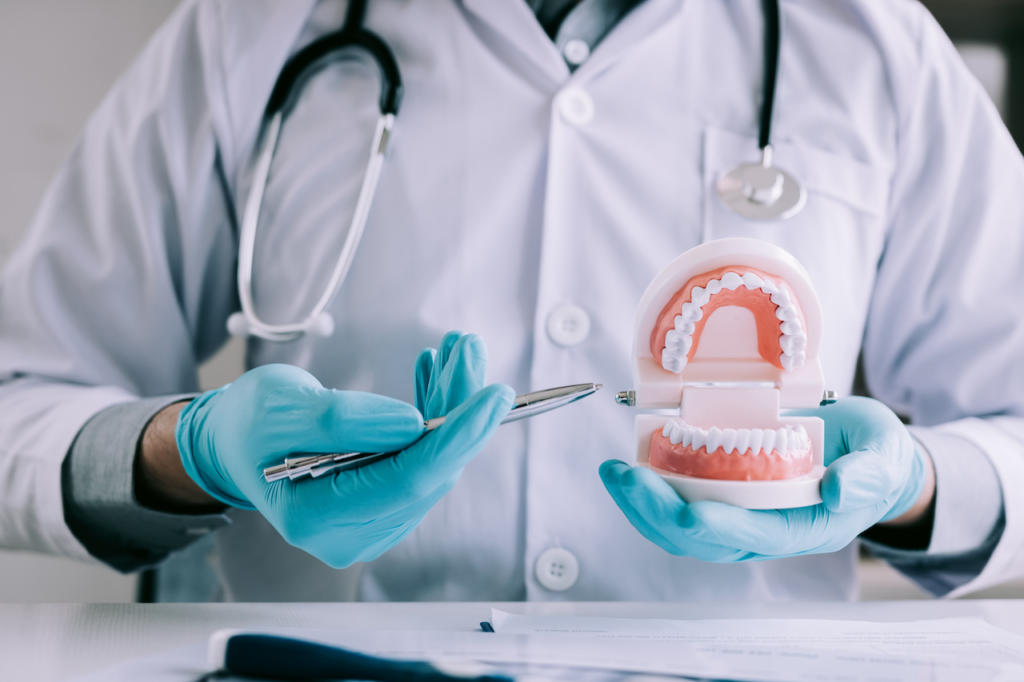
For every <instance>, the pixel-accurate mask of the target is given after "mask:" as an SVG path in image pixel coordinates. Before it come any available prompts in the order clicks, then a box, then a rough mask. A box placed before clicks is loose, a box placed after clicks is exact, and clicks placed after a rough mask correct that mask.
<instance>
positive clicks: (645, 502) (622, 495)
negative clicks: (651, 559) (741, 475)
mask: <svg viewBox="0 0 1024 682" xmlns="http://www.w3.org/2000/svg"><path fill="white" fill-rule="evenodd" d="M598 473H599V474H600V476H601V481H602V482H603V483H604V486H605V489H606V490H607V491H608V494H609V495H611V497H612V500H614V501H615V504H616V505H617V506H618V507H619V509H620V510H621V511H622V513H623V514H624V515H625V516H626V519H627V520H628V521H629V522H630V523H631V524H632V525H633V527H634V528H636V529H637V531H639V532H640V534H641V535H643V536H644V537H645V538H647V539H648V540H650V541H651V542H653V543H654V544H656V545H658V546H659V547H661V548H662V549H664V550H665V551H666V552H669V553H670V554H675V555H677V556H688V557H692V558H695V559H700V560H702V561H712V562H733V561H744V560H747V559H749V558H751V556H750V555H749V553H747V552H744V551H741V550H737V549H736V548H734V547H725V546H722V545H717V544H714V543H710V542H705V541H703V540H700V539H698V538H694V537H687V536H685V535H682V534H680V533H679V532H678V529H677V528H676V519H677V518H678V517H679V516H680V515H681V514H683V513H684V511H685V509H686V507H687V503H686V502H685V501H684V500H683V499H682V498H680V497H679V495H678V494H677V493H676V492H675V490H673V489H672V488H671V486H669V485H668V484H667V483H665V481H663V480H662V479H661V478H660V477H659V476H658V475H657V474H655V473H654V472H653V471H650V470H649V469H646V468H644V467H631V466H629V465H628V464H626V463H625V462H621V461H618V460H607V461H605V462H603V463H602V464H601V467H600V469H599V470H598Z"/></svg>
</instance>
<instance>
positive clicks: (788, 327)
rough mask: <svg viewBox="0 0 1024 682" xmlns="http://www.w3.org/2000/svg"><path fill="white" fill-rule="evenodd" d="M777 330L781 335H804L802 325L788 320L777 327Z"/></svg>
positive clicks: (797, 321) (796, 321) (798, 321)
mask: <svg viewBox="0 0 1024 682" xmlns="http://www.w3.org/2000/svg"><path fill="white" fill-rule="evenodd" d="M779 330H780V331H781V332H782V333H783V334H792V335H793V336H799V335H802V334H803V333H804V328H803V325H801V324H800V320H789V321H788V322H783V323H782V324H780V325H779Z"/></svg>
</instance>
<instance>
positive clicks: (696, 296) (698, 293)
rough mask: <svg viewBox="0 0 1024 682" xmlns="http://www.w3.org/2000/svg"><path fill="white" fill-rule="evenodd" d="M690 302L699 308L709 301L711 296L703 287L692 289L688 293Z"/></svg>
mask: <svg viewBox="0 0 1024 682" xmlns="http://www.w3.org/2000/svg"><path fill="white" fill-rule="evenodd" d="M690 300H691V301H693V304H694V305H696V306H697V307H700V306H702V305H704V304H705V303H707V302H708V301H710V300H711V294H709V293H708V290H707V289H705V288H704V287H694V288H693V290H691V291H690Z"/></svg>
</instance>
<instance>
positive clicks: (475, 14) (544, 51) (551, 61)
mask: <svg viewBox="0 0 1024 682" xmlns="http://www.w3.org/2000/svg"><path fill="white" fill-rule="evenodd" d="M462 4H463V6H464V7H465V8H466V11H467V12H468V13H469V14H470V15H472V18H475V19H476V20H477V21H479V22H480V23H482V24H484V26H485V28H486V29H487V31H488V32H493V33H494V34H495V35H496V36H497V37H498V38H499V39H500V40H501V42H502V43H503V45H504V46H507V47H509V48H511V49H513V50H515V51H516V52H517V53H518V56H519V57H521V58H522V59H524V60H525V61H526V62H527V63H529V65H530V66H531V67H532V70H533V71H535V72H536V75H538V76H539V77H541V78H542V79H543V80H545V81H546V82H547V84H548V85H552V86H555V87H559V86H561V84H562V83H564V82H565V80H566V79H568V78H569V67H568V66H567V65H566V63H565V60H564V59H562V55H561V54H559V52H558V48H556V47H555V44H554V43H553V42H551V38H549V37H548V34H547V33H545V32H544V28H543V27H542V26H541V25H540V22H539V21H537V17H536V15H534V13H533V11H531V10H530V7H529V6H528V5H527V4H526V3H525V2H523V0H499V1H498V2H495V0H463V2H462ZM484 42H485V43H488V44H491V41H489V40H486V38H485V39H484ZM491 49H495V48H494V46H493V44H492V48H491Z"/></svg>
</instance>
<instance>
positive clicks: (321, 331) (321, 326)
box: [309, 312, 334, 338]
mask: <svg viewBox="0 0 1024 682" xmlns="http://www.w3.org/2000/svg"><path fill="white" fill-rule="evenodd" d="M309 332H310V333H311V334H316V335H317V336H323V337H325V338H326V337H328V336H330V335H332V334H333V333H334V318H333V317H332V316H331V314H330V313H328V312H322V313H320V314H319V315H317V316H316V319H315V320H313V324H311V325H310V327H309Z"/></svg>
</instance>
